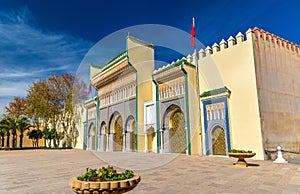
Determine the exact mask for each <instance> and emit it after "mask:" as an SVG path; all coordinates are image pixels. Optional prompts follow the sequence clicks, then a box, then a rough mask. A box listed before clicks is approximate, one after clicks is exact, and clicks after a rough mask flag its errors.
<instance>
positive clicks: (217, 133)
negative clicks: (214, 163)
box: [212, 127, 226, 155]
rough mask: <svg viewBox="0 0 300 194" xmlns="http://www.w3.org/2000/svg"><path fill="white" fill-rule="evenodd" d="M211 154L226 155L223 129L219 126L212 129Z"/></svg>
mask: <svg viewBox="0 0 300 194" xmlns="http://www.w3.org/2000/svg"><path fill="white" fill-rule="evenodd" d="M212 143H213V146H212V147H213V154H214V155H226V140H225V131H224V129H222V128H221V127H216V128H215V129H213V133H212Z"/></svg>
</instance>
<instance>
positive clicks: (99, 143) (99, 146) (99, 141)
mask: <svg viewBox="0 0 300 194" xmlns="http://www.w3.org/2000/svg"><path fill="white" fill-rule="evenodd" d="M97 136H98V149H97V150H96V151H100V149H101V147H102V144H101V143H102V142H101V135H100V133H98V135H97Z"/></svg>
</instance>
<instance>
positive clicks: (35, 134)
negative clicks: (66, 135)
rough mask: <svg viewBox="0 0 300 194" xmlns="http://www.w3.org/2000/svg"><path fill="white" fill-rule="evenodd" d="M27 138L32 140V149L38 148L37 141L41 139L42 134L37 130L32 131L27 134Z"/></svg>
mask: <svg viewBox="0 0 300 194" xmlns="http://www.w3.org/2000/svg"><path fill="white" fill-rule="evenodd" d="M27 135H28V138H29V139H31V140H32V144H33V147H35V146H36V147H39V139H42V138H43V132H42V131H41V130H39V129H34V130H31V131H28V132H27Z"/></svg>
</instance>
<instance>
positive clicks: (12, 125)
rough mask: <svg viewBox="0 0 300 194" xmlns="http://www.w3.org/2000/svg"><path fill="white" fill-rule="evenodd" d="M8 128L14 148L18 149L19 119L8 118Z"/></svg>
mask: <svg viewBox="0 0 300 194" xmlns="http://www.w3.org/2000/svg"><path fill="white" fill-rule="evenodd" d="M6 121H7V122H6V128H7V130H8V131H9V130H11V134H12V147H13V148H16V147H17V119H16V118H15V117H7V118H6Z"/></svg>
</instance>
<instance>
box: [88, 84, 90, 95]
mask: <svg viewBox="0 0 300 194" xmlns="http://www.w3.org/2000/svg"><path fill="white" fill-rule="evenodd" d="M90 93H91V84H89V86H88V94H90Z"/></svg>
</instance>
